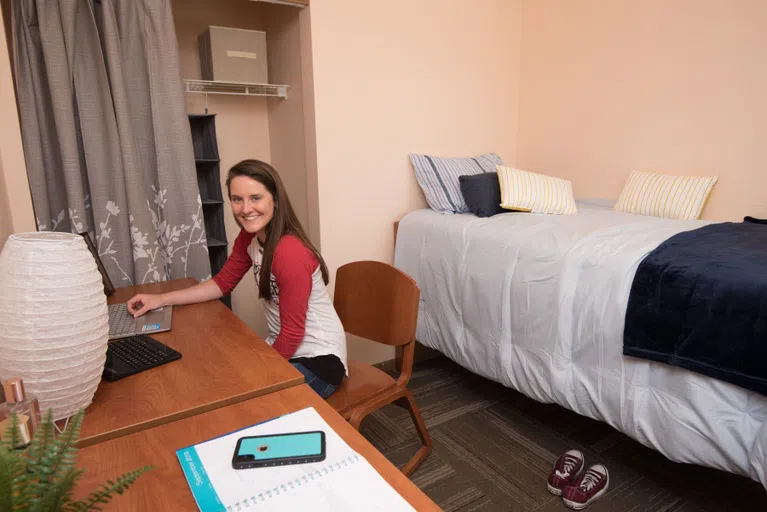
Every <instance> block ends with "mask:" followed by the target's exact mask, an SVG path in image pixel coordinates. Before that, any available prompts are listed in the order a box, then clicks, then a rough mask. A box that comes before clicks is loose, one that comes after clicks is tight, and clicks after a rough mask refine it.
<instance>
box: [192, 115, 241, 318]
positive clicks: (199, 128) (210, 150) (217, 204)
mask: <svg viewBox="0 0 767 512" xmlns="http://www.w3.org/2000/svg"><path fill="white" fill-rule="evenodd" d="M189 127H190V128H191V130H192V145H193V146H194V162H195V167H196V168H197V185H198V187H199V189H200V198H201V199H202V213H203V216H204V218H205V234H206V236H207V239H208V256H209V257H210V272H211V274H212V275H216V274H217V273H218V271H219V270H221V267H223V266H224V263H225V262H226V258H227V254H228V247H229V244H228V243H227V240H226V226H225V225H224V198H223V197H222V194H221V161H220V160H219V158H218V143H217V142H216V115H215V114H189ZM221 301H222V302H223V303H224V304H226V306H227V307H228V308H229V309H231V308H232V299H231V297H230V296H226V297H222V299H221Z"/></svg>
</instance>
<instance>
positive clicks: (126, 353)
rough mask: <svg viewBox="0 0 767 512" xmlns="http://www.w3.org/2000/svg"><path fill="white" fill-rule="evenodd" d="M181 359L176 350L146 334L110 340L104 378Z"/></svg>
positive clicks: (115, 378)
mask: <svg viewBox="0 0 767 512" xmlns="http://www.w3.org/2000/svg"><path fill="white" fill-rule="evenodd" d="M176 359H181V353H179V352H176V351H175V350H173V349H172V348H170V347H169V346H167V345H164V344H162V343H160V342H159V341H157V340H156V339H154V338H151V337H149V336H147V335H146V334H137V335H135V336H131V337H129V338H123V339H121V340H116V341H111V342H109V348H108V349H107V362H106V364H105V365H104V374H103V378H104V380H107V381H113V380H118V379H122V378H123V377H127V376H128V375H133V374H135V373H139V372H143V371H144V370H148V369H150V368H154V367H155V366H160V365H162V364H165V363H170V362H171V361H175V360H176Z"/></svg>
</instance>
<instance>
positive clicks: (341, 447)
mask: <svg viewBox="0 0 767 512" xmlns="http://www.w3.org/2000/svg"><path fill="white" fill-rule="evenodd" d="M311 430H322V431H323V432H325V453H326V457H325V460H324V461H321V462H315V463H309V464H296V465H290V466H276V467H268V468H251V469H233V468H232V455H233V454H234V449H235V446H236V445H237V440H238V439H239V438H241V437H245V436H254V435H267V434H280V433H287V432H303V431H311ZM194 451H195V452H196V455H197V457H199V462H200V463H201V464H198V465H201V466H203V468H201V469H198V471H199V473H201V474H203V477H205V476H206V477H207V479H208V480H209V482H210V485H211V487H212V488H213V490H214V491H215V494H216V495H217V496H218V499H219V500H220V501H221V503H222V504H223V505H224V506H232V505H234V504H236V503H238V502H243V501H245V500H248V499H249V498H250V497H252V496H257V495H259V494H260V493H269V494H271V490H272V489H274V488H276V487H279V486H281V485H283V484H288V483H289V482H292V481H294V480H296V479H299V478H301V477H304V476H306V477H307V478H310V479H312V480H313V483H312V485H314V483H316V482H318V481H321V480H324V479H325V478H327V479H328V480H329V481H336V482H337V481H338V479H337V478H335V477H333V478H329V477H328V476H323V478H322V479H314V478H313V477H312V474H313V473H315V472H316V471H318V470H325V469H326V468H327V467H329V466H331V465H343V466H346V465H347V464H348V461H349V460H350V458H351V459H354V460H356V459H359V462H356V463H355V464H354V465H353V466H352V467H348V468H344V469H345V470H343V471H341V473H343V474H344V475H353V474H354V473H355V472H356V471H357V470H358V468H357V466H359V470H360V471H361V474H364V475H370V471H367V470H363V469H362V468H364V467H365V466H368V467H369V469H370V470H372V472H373V473H374V474H375V475H371V476H375V477H377V479H378V480H380V481H381V482H382V483H383V485H378V482H377V480H376V479H373V478H371V479H370V482H366V481H364V480H362V481H359V479H358V478H356V477H355V480H356V481H357V483H356V484H355V485H357V486H359V488H360V491H361V492H364V493H365V496H366V497H368V499H369V496H370V493H372V492H375V493H378V492H379V488H384V487H385V488H386V489H384V491H387V490H388V491H391V492H394V494H395V495H396V492H395V491H393V489H391V487H390V486H389V485H388V484H387V483H386V481H385V480H383V479H382V478H381V477H380V475H378V473H377V472H376V471H375V469H374V468H372V466H370V465H369V463H368V462H367V461H366V460H365V459H364V458H362V457H361V456H359V455H358V454H357V453H356V452H355V451H354V450H352V449H351V448H350V447H349V445H348V444H346V442H345V441H344V440H343V439H342V438H341V436H339V435H338V434H337V433H336V432H335V431H334V430H333V429H332V428H331V427H330V426H329V425H328V424H327V422H325V420H324V419H323V418H322V416H320V415H319V413H318V412H317V411H316V410H314V408H311V407H309V408H306V409H302V410H300V411H297V412H295V413H291V414H288V415H286V416H282V417H279V418H276V419H274V420H271V421H268V422H266V423H263V424H260V425H254V426H252V427H248V428H246V429H243V430H239V431H236V432H232V433H231V434H227V435H225V436H222V437H219V438H216V439H212V440H210V441H206V442H204V443H201V444H198V445H196V446H194ZM324 473H327V471H326V470H325V471H324ZM367 486H369V489H367V490H366V487H367ZM344 487H346V485H345V484H344ZM397 496H398V495H397ZM312 499H316V498H312ZM400 499H401V498H400ZM198 504H199V503H198ZM199 505H200V508H203V507H202V505H201V504H199ZM392 510H397V509H396V508H395V509H392ZM405 510H407V509H405Z"/></svg>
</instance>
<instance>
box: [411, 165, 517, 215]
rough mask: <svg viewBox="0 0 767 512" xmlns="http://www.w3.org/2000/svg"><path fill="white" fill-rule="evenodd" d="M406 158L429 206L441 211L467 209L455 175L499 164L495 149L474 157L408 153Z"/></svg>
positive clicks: (475, 171)
mask: <svg viewBox="0 0 767 512" xmlns="http://www.w3.org/2000/svg"><path fill="white" fill-rule="evenodd" d="M410 161H411V162H412V163H413V169H415V178H416V180H418V184H419V185H420V186H421V190H423V193H424V195H425V196H426V202H427V203H429V207H431V209H432V210H434V211H437V212H441V213H466V212H468V211H469V207H468V206H466V202H465V201H464V200H463V194H461V187H460V184H459V182H458V177H459V176H465V175H473V174H480V173H483V172H496V169H495V166H496V165H503V161H501V157H499V156H498V155H496V154H495V153H486V154H484V155H480V156H477V157H474V158H437V157H435V156H429V155H416V154H414V153H411V154H410Z"/></svg>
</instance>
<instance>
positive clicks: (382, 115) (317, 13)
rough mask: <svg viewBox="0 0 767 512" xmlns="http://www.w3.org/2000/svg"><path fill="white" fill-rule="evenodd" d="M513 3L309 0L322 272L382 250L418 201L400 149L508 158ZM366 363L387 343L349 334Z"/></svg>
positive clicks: (382, 255) (516, 42)
mask: <svg viewBox="0 0 767 512" xmlns="http://www.w3.org/2000/svg"><path fill="white" fill-rule="evenodd" d="M521 5H522V2H521V0H482V1H477V0H419V1H417V2H415V1H412V0H387V1H385V2H367V1H364V2H363V1H349V0H317V1H314V2H312V4H311V7H310V10H311V37H312V54H313V67H314V76H313V79H314V102H315V105H314V114H315V116H316V144H317V176H318V187H319V209H320V232H321V240H322V253H323V256H324V257H325V259H326V261H327V263H328V266H329V267H330V269H331V271H334V270H335V269H336V268H337V267H338V266H340V265H342V264H344V263H347V262H349V261H353V260H358V259H373V260H380V261H386V262H391V261H392V259H393V232H392V229H393V228H392V224H393V222H394V221H396V220H398V219H400V218H401V217H402V216H403V215H404V214H405V213H406V212H408V211H410V210H413V209H414V208H420V207H423V206H424V205H425V204H426V203H425V201H424V199H423V196H422V193H421V191H420V188H419V187H418V184H417V183H416V181H415V177H414V175H413V170H412V168H411V166H410V163H409V160H408V153H410V152H424V153H430V154H434V155H440V156H469V155H475V154H478V153H481V152H485V151H495V152H497V153H499V154H500V155H501V156H502V158H504V159H505V160H506V161H509V162H513V161H514V160H515V157H516V147H515V140H516V137H517V123H516V113H517V92H518V82H519V74H518V72H517V69H518V65H519V64H518V63H519V58H520V40H521ZM349 353H350V356H351V357H355V358H358V359H363V360H367V361H371V362H375V361H381V360H385V359H390V358H391V357H392V354H393V352H392V351H391V350H390V349H389V348H388V347H386V350H383V351H380V350H376V349H375V348H373V347H372V346H368V345H367V344H364V343H357V342H355V343H350V345H349Z"/></svg>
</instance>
